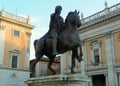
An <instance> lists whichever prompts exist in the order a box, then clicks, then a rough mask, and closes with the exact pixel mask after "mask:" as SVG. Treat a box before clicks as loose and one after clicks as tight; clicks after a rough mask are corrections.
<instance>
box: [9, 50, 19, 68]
mask: <svg viewBox="0 0 120 86" xmlns="http://www.w3.org/2000/svg"><path fill="white" fill-rule="evenodd" d="M9 53H10V68H13V69H18V68H19V57H20V55H19V54H20V51H19V50H10V51H9ZM13 56H15V57H13ZM13 58H17V59H16V60H17V62H16V64H15V65H16V67H12V64H13V63H12V60H13Z"/></svg>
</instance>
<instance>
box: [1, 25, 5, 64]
mask: <svg viewBox="0 0 120 86" xmlns="http://www.w3.org/2000/svg"><path fill="white" fill-rule="evenodd" d="M4 47H5V26H4V25H1V24H0V66H1V65H3V59H4Z"/></svg>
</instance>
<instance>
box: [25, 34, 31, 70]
mask: <svg viewBox="0 0 120 86" xmlns="http://www.w3.org/2000/svg"><path fill="white" fill-rule="evenodd" d="M30 37H31V33H30V32H26V50H25V68H26V69H29V59H30Z"/></svg>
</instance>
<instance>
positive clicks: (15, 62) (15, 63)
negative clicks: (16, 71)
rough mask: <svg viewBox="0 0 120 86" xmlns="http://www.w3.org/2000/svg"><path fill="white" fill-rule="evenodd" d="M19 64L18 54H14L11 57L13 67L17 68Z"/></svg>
mask: <svg viewBox="0 0 120 86" xmlns="http://www.w3.org/2000/svg"><path fill="white" fill-rule="evenodd" d="M17 64H18V56H17V55H12V57H11V68H17Z"/></svg>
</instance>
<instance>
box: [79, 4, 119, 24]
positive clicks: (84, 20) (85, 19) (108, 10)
mask: <svg viewBox="0 0 120 86" xmlns="http://www.w3.org/2000/svg"><path fill="white" fill-rule="evenodd" d="M118 9H120V3H118V4H116V5H114V6H112V7H110V8H105V9H104V10H102V11H100V12H98V13H96V14H93V15H91V16H88V17H86V18H83V19H81V21H82V23H83V24H84V23H87V22H89V21H91V20H94V19H96V18H100V17H102V16H104V15H107V14H108V13H110V12H113V11H116V10H118Z"/></svg>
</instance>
